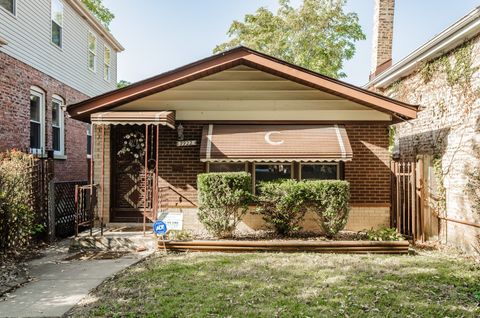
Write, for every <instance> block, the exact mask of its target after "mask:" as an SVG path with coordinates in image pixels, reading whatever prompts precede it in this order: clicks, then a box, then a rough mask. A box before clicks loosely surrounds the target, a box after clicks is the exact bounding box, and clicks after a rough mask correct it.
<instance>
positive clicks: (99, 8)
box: [82, 0, 115, 29]
mask: <svg viewBox="0 0 480 318" xmlns="http://www.w3.org/2000/svg"><path fill="white" fill-rule="evenodd" d="M82 2H83V4H85V6H86V7H87V9H88V10H90V12H92V13H93V15H94V16H95V17H96V18H97V19H98V20H99V21H100V22H101V23H102V24H103V25H104V26H105V27H106V28H107V29H108V27H109V26H110V22H112V20H113V19H114V18H115V15H114V14H113V13H112V12H111V11H110V10H109V9H108V8H107V7H106V6H105V5H104V4H103V1H102V0H82Z"/></svg>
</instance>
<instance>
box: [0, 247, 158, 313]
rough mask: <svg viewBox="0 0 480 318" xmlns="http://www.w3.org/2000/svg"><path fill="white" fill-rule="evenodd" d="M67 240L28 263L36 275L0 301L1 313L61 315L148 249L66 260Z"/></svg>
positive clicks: (147, 253)
mask: <svg viewBox="0 0 480 318" xmlns="http://www.w3.org/2000/svg"><path fill="white" fill-rule="evenodd" d="M68 244H69V242H68V241H65V242H62V243H61V244H59V245H57V246H55V247H53V248H50V249H49V250H47V251H46V254H45V256H43V257H42V258H39V259H36V260H33V261H31V262H29V263H28V268H29V271H30V275H31V276H32V277H34V278H35V279H34V280H33V281H32V282H30V283H27V284H26V285H24V286H22V287H20V288H19V289H17V290H15V291H14V292H12V293H11V294H9V295H8V296H7V298H6V299H5V300H3V301H0V317H61V316H62V315H63V314H65V313H66V312H67V311H68V310H70V309H71V308H72V307H73V306H74V305H75V304H77V303H78V302H79V301H80V300H81V299H82V298H83V297H85V296H86V295H88V293H89V292H90V290H92V289H93V288H95V287H97V286H98V285H99V284H101V283H102V282H103V281H104V280H105V279H106V278H108V277H109V276H112V275H114V274H115V273H117V272H118V271H121V270H123V269H125V268H127V267H128V266H130V265H133V264H135V263H136V262H138V261H140V260H141V259H143V258H145V257H146V256H148V255H149V254H151V253H152V252H151V251H147V252H143V253H132V254H126V255H123V256H122V257H120V258H117V259H98V260H95V259H90V260H81V259H75V260H71V261H69V260H65V258H67V257H69V256H73V255H74V254H71V253H70V254H69V253H68Z"/></svg>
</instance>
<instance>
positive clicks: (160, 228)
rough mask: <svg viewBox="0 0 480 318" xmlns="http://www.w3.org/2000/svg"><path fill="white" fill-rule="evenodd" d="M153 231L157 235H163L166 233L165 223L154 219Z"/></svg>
mask: <svg viewBox="0 0 480 318" xmlns="http://www.w3.org/2000/svg"><path fill="white" fill-rule="evenodd" d="M153 232H155V234H157V235H165V234H166V233H167V224H165V222H163V221H155V223H153Z"/></svg>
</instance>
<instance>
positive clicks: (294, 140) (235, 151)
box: [200, 124, 353, 162]
mask: <svg viewBox="0 0 480 318" xmlns="http://www.w3.org/2000/svg"><path fill="white" fill-rule="evenodd" d="M200 156H201V157H200V158H201V161H204V162H244V161H248V162H291V161H302V162H328V161H337V162H338V161H349V160H352V157H353V153H352V148H351V146H350V142H349V140H348V135H347V132H346V130H345V127H344V126H342V125H213V124H211V125H208V126H205V127H204V128H203V134H202V144H201V148H200Z"/></svg>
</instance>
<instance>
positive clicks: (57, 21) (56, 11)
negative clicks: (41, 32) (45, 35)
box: [0, 0, 63, 48]
mask: <svg viewBox="0 0 480 318" xmlns="http://www.w3.org/2000/svg"><path fill="white" fill-rule="evenodd" d="M0 1H1V0H0ZM62 42H63V3H62V2H61V1H60V0H52V43H53V44H55V45H56V46H58V47H60V48H61V47H62V44H63V43H62Z"/></svg>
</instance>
